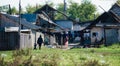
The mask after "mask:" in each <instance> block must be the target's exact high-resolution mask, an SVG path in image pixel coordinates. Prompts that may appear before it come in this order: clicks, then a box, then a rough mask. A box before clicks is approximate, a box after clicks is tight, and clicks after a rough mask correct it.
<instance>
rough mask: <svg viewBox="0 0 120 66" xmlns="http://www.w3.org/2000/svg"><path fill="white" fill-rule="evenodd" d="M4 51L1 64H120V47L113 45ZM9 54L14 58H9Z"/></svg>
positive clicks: (99, 65)
mask: <svg viewBox="0 0 120 66" xmlns="http://www.w3.org/2000/svg"><path fill="white" fill-rule="evenodd" d="M113 47H114V46H113ZM4 52H5V53H4ZM4 52H0V66H120V63H119V62H120V60H119V59H120V48H115V49H113V48H112V47H108V48H106V47H103V48H84V49H80V48H79V49H70V50H62V49H51V48H45V47H43V48H42V49H41V50H31V49H21V50H15V51H11V52H12V54H10V53H11V52H8V51H4ZM4 54H6V55H4ZM9 55H10V56H11V58H12V60H9V58H7V57H9ZM5 59H7V60H9V61H6V60H5Z"/></svg>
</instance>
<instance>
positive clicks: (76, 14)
mask: <svg viewBox="0 0 120 66" xmlns="http://www.w3.org/2000/svg"><path fill="white" fill-rule="evenodd" d="M69 3H70V5H69V6H68V8H67V11H66V12H67V15H68V16H69V17H70V18H73V19H76V18H79V19H80V21H88V20H93V19H94V14H95V12H96V7H95V5H93V4H92V3H91V2H90V1H87V0H86V1H83V2H82V4H78V3H75V2H73V1H70V2H69ZM63 9H64V4H59V5H58V8H57V10H59V11H62V12H63ZM97 15H98V14H97ZM63 18H64V17H63V15H60V14H59V13H58V14H57V16H56V19H63Z"/></svg>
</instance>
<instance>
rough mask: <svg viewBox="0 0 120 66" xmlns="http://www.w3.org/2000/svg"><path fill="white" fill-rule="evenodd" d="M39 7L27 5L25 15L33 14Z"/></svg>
mask: <svg viewBox="0 0 120 66" xmlns="http://www.w3.org/2000/svg"><path fill="white" fill-rule="evenodd" d="M39 7H40V6H38V5H36V6H31V5H29V4H28V6H27V7H26V13H33V12H34V11H35V10H36V9H37V8H39Z"/></svg>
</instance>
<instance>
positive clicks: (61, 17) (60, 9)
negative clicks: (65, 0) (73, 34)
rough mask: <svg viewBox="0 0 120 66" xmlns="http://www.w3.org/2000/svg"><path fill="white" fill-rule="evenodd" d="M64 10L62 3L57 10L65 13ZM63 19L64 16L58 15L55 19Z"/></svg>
mask: <svg viewBox="0 0 120 66" xmlns="http://www.w3.org/2000/svg"><path fill="white" fill-rule="evenodd" d="M63 9H64V4H62V3H61V4H58V7H57V10H58V11H61V12H63ZM63 18H64V17H63V15H62V14H60V13H56V17H55V19H63Z"/></svg>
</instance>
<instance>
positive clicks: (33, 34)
mask: <svg viewBox="0 0 120 66" xmlns="http://www.w3.org/2000/svg"><path fill="white" fill-rule="evenodd" d="M35 33H36V38H35ZM31 35H32V48H34V43H35V41H36V44H37V39H38V37H39V36H40V35H41V36H42V38H43V40H44V34H43V33H41V32H36V31H32V33H31Z"/></svg>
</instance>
